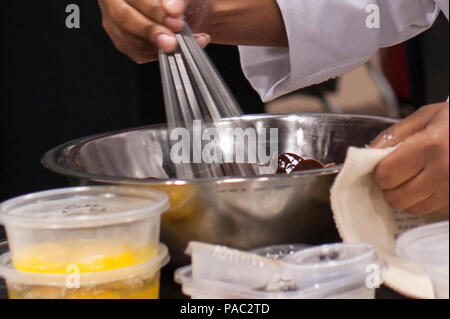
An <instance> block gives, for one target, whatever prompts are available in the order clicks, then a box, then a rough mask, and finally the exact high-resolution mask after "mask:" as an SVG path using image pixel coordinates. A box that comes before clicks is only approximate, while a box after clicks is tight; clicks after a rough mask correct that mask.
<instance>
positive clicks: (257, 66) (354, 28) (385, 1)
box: [239, 0, 449, 101]
mask: <svg viewBox="0 0 450 319" xmlns="http://www.w3.org/2000/svg"><path fill="white" fill-rule="evenodd" d="M277 2H278V5H279V7H280V9H281V13H282V15H283V19H284V23H285V26H286V32H287V36H288V41H289V47H288V48H279V47H252V46H241V47H240V48H239V50H240V54H241V62H242V67H243V70H244V74H245V75H246V77H247V78H248V79H249V81H250V82H251V84H252V86H253V87H254V88H255V90H256V91H257V92H258V93H259V94H260V96H261V98H262V99H263V101H269V100H272V99H274V98H277V97H279V96H281V95H284V94H286V93H289V92H291V91H295V90H297V89H299V88H302V87H306V86H309V85H312V84H317V83H320V82H323V81H326V80H328V79H330V78H333V77H336V76H338V75H340V74H343V73H345V72H348V71H350V70H352V69H354V68H356V67H357V66H359V65H361V64H363V63H365V62H367V61H368V60H369V59H370V58H371V57H372V56H373V55H374V54H375V53H376V52H377V50H378V49H379V48H382V47H388V46H392V45H395V44H397V43H400V42H403V41H406V40H408V39H410V38H412V37H414V36H416V35H417V34H419V33H421V32H423V31H425V30H427V29H428V28H429V27H430V26H431V25H432V24H433V23H434V21H435V20H436V18H437V16H438V15H439V12H440V10H442V11H443V12H444V14H445V15H446V17H447V18H448V14H449V0H277ZM373 4H375V5H378V8H379V9H380V23H381V24H380V28H368V27H367V26H366V20H367V18H368V16H369V15H370V13H371V11H369V12H367V11H366V9H367V8H368V6H369V5H373ZM369 8H370V7H369Z"/></svg>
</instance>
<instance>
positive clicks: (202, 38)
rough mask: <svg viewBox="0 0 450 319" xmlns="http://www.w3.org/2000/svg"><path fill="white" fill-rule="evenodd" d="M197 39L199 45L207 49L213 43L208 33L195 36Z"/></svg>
mask: <svg viewBox="0 0 450 319" xmlns="http://www.w3.org/2000/svg"><path fill="white" fill-rule="evenodd" d="M194 37H195V39H196V40H197V43H198V44H199V45H200V46H201V47H202V48H205V47H207V46H208V44H210V43H211V36H210V35H209V34H206V33H197V34H194Z"/></svg>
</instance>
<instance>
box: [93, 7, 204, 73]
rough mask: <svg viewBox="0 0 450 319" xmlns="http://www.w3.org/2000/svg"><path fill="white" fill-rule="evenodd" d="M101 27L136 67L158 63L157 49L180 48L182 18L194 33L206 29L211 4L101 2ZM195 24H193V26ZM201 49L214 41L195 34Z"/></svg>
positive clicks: (200, 34)
mask: <svg viewBox="0 0 450 319" xmlns="http://www.w3.org/2000/svg"><path fill="white" fill-rule="evenodd" d="M98 3H99V5H100V9H101V12H102V20H103V22H102V24H103V28H104V29H105V31H106V33H108V35H109V36H110V38H111V39H112V41H113V43H114V45H115V46H116V48H117V49H118V50H119V51H121V52H122V53H125V54H126V55H128V56H129V57H130V58H131V59H133V60H134V61H135V62H136V63H139V64H142V63H147V62H150V61H154V60H157V59H158V49H162V50H164V51H165V52H172V51H173V50H175V49H176V47H177V41H176V38H175V32H177V31H180V30H181V29H182V27H183V23H184V21H183V19H182V15H183V14H184V13H186V18H187V19H188V22H190V25H191V26H192V27H193V28H194V30H198V29H200V28H201V27H205V25H206V21H207V15H208V11H209V3H210V1H209V0H98ZM191 22H192V23H191ZM195 37H196V39H197V42H198V43H199V44H200V46H202V47H205V46H207V45H208V43H209V42H210V41H211V37H210V36H209V35H208V34H206V33H198V34H195Z"/></svg>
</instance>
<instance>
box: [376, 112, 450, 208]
mask: <svg viewBox="0 0 450 319" xmlns="http://www.w3.org/2000/svg"><path fill="white" fill-rule="evenodd" d="M400 143H401V145H400V146H399V147H398V148H397V149H396V150H395V151H394V152H392V153H391V154H390V155H389V156H387V157H386V158H384V159H383V160H382V161H381V162H380V163H379V164H378V166H377V167H376V169H375V180H376V183H377V184H378V186H379V187H380V188H381V189H382V190H383V192H384V195H385V198H386V200H387V202H388V203H389V204H390V205H391V207H392V208H394V209H397V210H404V211H406V212H408V213H411V214H426V213H432V212H443V213H447V214H448V211H449V104H448V103H440V104H435V105H429V106H425V107H423V108H421V109H420V110H419V111H417V112H416V113H414V114H413V115H411V116H410V117H408V118H406V119H405V120H403V121H401V122H399V123H398V124H396V125H394V126H393V127H391V128H389V129H388V130H386V131H385V132H383V133H381V134H380V136H379V137H377V138H376V139H375V141H374V142H373V144H372V147H375V148H386V147H391V146H395V145H398V144H400Z"/></svg>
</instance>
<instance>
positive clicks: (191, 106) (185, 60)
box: [159, 24, 255, 178]
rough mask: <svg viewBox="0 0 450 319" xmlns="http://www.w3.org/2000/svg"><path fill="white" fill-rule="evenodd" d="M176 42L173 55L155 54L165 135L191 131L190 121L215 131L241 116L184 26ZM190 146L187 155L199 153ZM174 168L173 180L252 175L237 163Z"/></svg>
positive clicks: (208, 60)
mask: <svg viewBox="0 0 450 319" xmlns="http://www.w3.org/2000/svg"><path fill="white" fill-rule="evenodd" d="M176 38H177V40H178V44H179V45H178V49H177V50H176V51H175V52H173V53H170V54H167V53H164V52H163V51H160V53H159V59H160V68H161V80H162V86H163V93H164V101H165V109H166V116H167V122H168V126H169V132H170V131H172V130H174V129H176V128H180V127H182V128H186V129H188V130H189V131H192V129H193V123H194V121H201V122H202V123H205V124H207V125H209V127H211V126H212V127H218V126H217V124H218V123H219V122H221V121H222V119H224V118H227V117H236V116H240V115H242V111H241V109H240V107H239V105H238V103H237V102H236V100H235V99H234V97H233V95H232V94H231V92H230V90H229V89H228V88H227V86H226V84H225V82H224V81H223V79H222V77H221V76H220V74H219V72H218V71H217V70H216V68H215V67H214V65H213V63H212V62H211V60H210V59H209V57H208V56H207V54H206V52H205V51H204V50H203V49H202V48H201V47H200V46H199V45H198V43H197V41H196V40H195V38H194V37H193V35H192V32H191V30H190V28H189V26H187V25H186V24H185V26H184V28H183V30H182V31H181V32H179V33H177V34H176ZM219 131H220V129H219ZM221 132H223V131H221ZM221 136H222V137H223V135H222V134H221ZM220 143H221V142H218V144H219V145H218V147H219V148H220ZM193 144H195V143H191V145H190V149H191V152H192V153H194V152H201V149H198V147H199V146H198V143H197V145H193ZM175 168H176V171H177V172H176V173H177V177H183V178H192V177H193V178H195V177H200V178H201V177H223V176H243V177H246V176H254V175H255V172H254V168H253V167H252V166H251V165H246V164H238V163H224V162H219V163H217V162H215V163H203V162H202V163H192V162H191V163H175Z"/></svg>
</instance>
